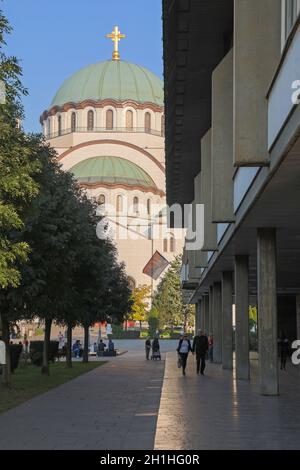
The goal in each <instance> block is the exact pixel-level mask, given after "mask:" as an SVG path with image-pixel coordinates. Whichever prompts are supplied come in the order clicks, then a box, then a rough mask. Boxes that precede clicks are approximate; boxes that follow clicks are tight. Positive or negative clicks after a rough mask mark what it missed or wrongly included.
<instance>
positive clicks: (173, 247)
mask: <svg viewBox="0 0 300 470" xmlns="http://www.w3.org/2000/svg"><path fill="white" fill-rule="evenodd" d="M175 248H176V247H175V237H174V236H173V235H171V237H170V252H171V253H174V252H175Z"/></svg>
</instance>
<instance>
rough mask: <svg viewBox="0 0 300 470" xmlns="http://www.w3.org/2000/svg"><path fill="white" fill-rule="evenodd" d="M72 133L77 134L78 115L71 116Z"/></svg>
mask: <svg viewBox="0 0 300 470" xmlns="http://www.w3.org/2000/svg"><path fill="white" fill-rule="evenodd" d="M71 132H76V113H72V115H71Z"/></svg>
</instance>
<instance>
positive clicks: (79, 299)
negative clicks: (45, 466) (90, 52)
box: [0, 11, 132, 383]
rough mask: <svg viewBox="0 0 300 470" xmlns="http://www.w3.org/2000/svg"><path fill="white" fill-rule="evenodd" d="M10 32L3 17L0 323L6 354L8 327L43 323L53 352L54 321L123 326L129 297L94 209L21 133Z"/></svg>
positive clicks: (49, 156)
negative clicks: (39, 320) (6, 42)
mask: <svg viewBox="0 0 300 470" xmlns="http://www.w3.org/2000/svg"><path fill="white" fill-rule="evenodd" d="M10 32H11V28H10V26H9V24H8V22H7V19H6V18H5V17H4V15H3V14H2V12H1V11H0V80H2V81H3V82H4V83H5V85H6V93H7V96H6V102H5V104H2V105H1V104H0V232H1V237H0V315H1V321H2V327H3V326H4V327H5V328H3V331H4V332H5V335H4V336H5V338H4V340H5V342H6V345H7V347H8V342H9V325H10V324H11V323H14V322H16V321H18V320H20V319H33V318H34V317H37V316H38V317H39V318H42V319H43V320H44V321H45V345H47V344H48V341H49V335H50V328H51V322H52V321H53V320H55V321H56V322H57V323H61V324H67V325H69V326H75V325H77V324H82V325H83V326H85V327H87V326H91V325H93V324H94V323H95V322H97V321H102V320H108V321H110V322H115V323H118V322H119V323H120V322H122V320H123V318H124V317H125V316H126V315H127V314H128V312H129V311H130V309H131V305H132V301H131V300H130V295H131V292H130V289H129V283H128V278H127V276H126V273H125V268H124V265H122V264H119V263H118V261H117V255H116V249H115V247H114V245H113V243H112V242H110V241H103V240H99V239H98V238H97V235H96V225H97V222H98V221H99V217H97V215H96V205H95V203H93V202H92V201H90V200H89V199H88V198H87V196H86V194H85V192H83V191H82V190H81V189H80V188H79V186H78V184H77V182H76V181H75V179H74V177H73V175H71V174H70V173H68V172H64V171H63V170H62V169H61V167H60V165H59V163H58V162H57V155H56V153H55V152H54V151H53V150H51V149H50V147H49V146H48V145H47V144H46V142H45V141H44V139H43V137H42V136H41V135H28V134H26V133H25V132H24V131H23V130H22V128H20V126H19V120H20V119H21V118H22V116H23V108H22V105H21V103H20V100H21V97H22V95H24V94H26V93H27V92H26V90H25V89H24V88H23V87H22V83H21V79H20V77H21V72H22V71H21V68H20V66H19V64H18V61H17V59H16V58H15V57H6V55H5V54H4V52H3V46H4V36H5V34H7V33H10ZM50 344H51V343H50ZM37 352H39V353H41V351H37ZM43 354H44V355H45V356H46V351H44V352H43ZM36 359H37V358H36ZM37 360H38V359H37ZM47 363H48V361H47V360H46V358H45V357H44V364H43V365H44V366H45V367H46V368H47ZM8 370H9V367H6V368H5V372H6V374H5V375H6V376H7V377H6V379H5V380H6V381H7V383H8V375H7V371H8Z"/></svg>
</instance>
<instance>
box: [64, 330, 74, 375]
mask: <svg viewBox="0 0 300 470" xmlns="http://www.w3.org/2000/svg"><path fill="white" fill-rule="evenodd" d="M72 331H73V327H72V324H68V329H67V357H66V361H67V367H68V368H69V369H71V368H72V367H73V364H72Z"/></svg>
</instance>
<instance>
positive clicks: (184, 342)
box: [177, 334, 192, 375]
mask: <svg viewBox="0 0 300 470" xmlns="http://www.w3.org/2000/svg"><path fill="white" fill-rule="evenodd" d="M177 352H178V354H179V356H180V359H181V364H182V375H185V369H186V364H187V360H188V355H189V352H192V346H191V342H190V340H189V339H188V336H187V334H184V335H183V337H182V339H180V341H179V344H178V348H177Z"/></svg>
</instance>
